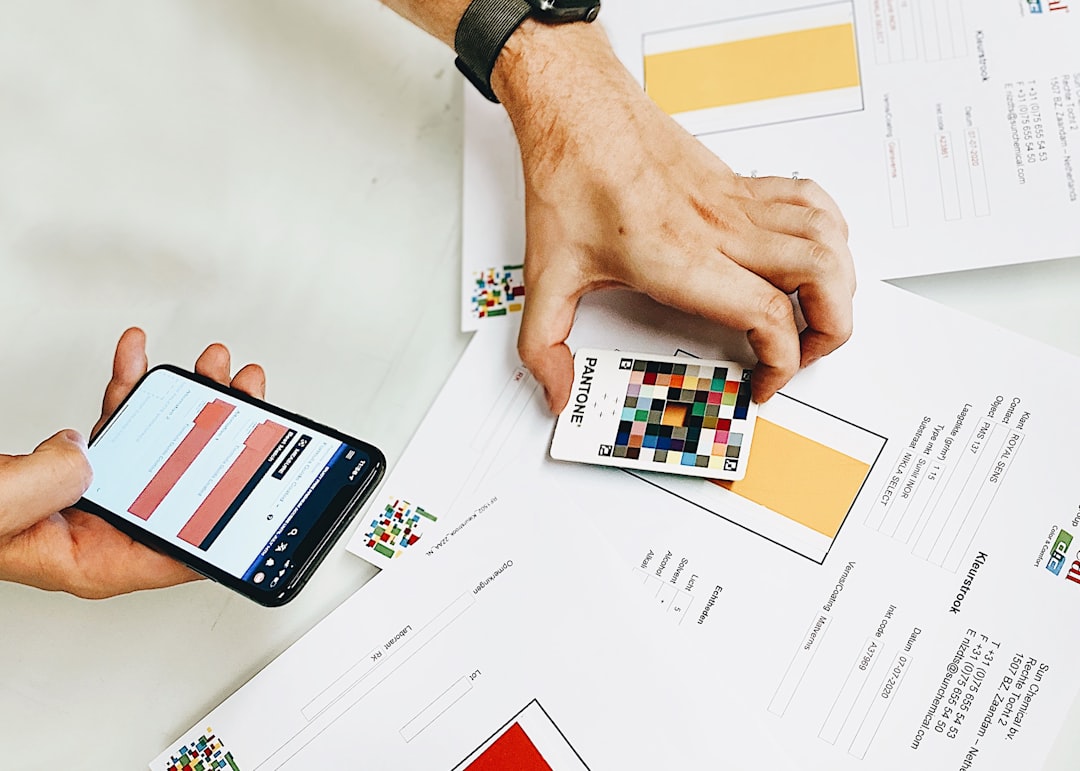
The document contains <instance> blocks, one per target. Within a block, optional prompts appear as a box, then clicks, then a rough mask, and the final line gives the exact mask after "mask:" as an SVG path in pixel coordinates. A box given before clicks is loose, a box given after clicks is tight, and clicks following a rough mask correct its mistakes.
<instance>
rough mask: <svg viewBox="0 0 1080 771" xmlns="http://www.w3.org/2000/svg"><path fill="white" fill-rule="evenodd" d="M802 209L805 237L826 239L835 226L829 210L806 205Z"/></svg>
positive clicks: (818, 239)
mask: <svg viewBox="0 0 1080 771" xmlns="http://www.w3.org/2000/svg"><path fill="white" fill-rule="evenodd" d="M804 211H805V221H804V222H803V231H804V233H805V235H806V236H807V238H810V239H812V240H814V241H824V240H826V239H827V238H828V237H829V235H830V233H831V232H832V230H833V228H834V227H835V225H834V223H833V221H832V216H831V215H830V214H829V212H827V211H825V210H824V209H819V208H818V207H816V206H810V207H807V208H806V209H805V210H804Z"/></svg>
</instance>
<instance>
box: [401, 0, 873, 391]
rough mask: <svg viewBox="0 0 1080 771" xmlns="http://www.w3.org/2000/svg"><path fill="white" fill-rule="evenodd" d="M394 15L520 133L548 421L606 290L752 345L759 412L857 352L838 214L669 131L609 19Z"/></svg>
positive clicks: (588, 2)
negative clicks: (575, 334) (719, 328)
mask: <svg viewBox="0 0 1080 771" xmlns="http://www.w3.org/2000/svg"><path fill="white" fill-rule="evenodd" d="M383 2H384V3H385V4H386V5H387V6H389V7H390V8H392V9H394V10H395V11H397V12H398V13H400V14H401V15H402V16H404V17H406V18H407V19H410V20H411V21H413V22H414V23H416V24H417V25H419V26H420V27H422V28H423V29H425V30H426V31H428V32H429V33H431V34H432V35H434V36H435V37H437V38H439V39H440V40H442V41H443V42H444V43H446V44H447V45H448V46H450V47H451V48H454V49H455V50H456V51H457V52H458V54H459V59H460V60H461V61H460V63H459V65H458V66H459V69H461V70H462V71H463V72H465V73H466V74H467V76H468V78H469V80H470V81H472V82H473V84H474V85H476V86H477V88H479V89H480V91H481V93H484V94H485V95H486V96H487V97H488V98H492V97H494V98H495V99H497V100H498V101H501V102H502V104H503V106H504V107H505V108H506V111H507V113H508V114H509V116H510V120H511V121H512V122H513V124H514V131H515V133H516V135H517V140H518V145H519V146H520V149H521V160H522V170H523V172H524V178H525V285H526V287H527V292H528V295H527V297H528V299H527V302H526V303H525V309H524V314H523V316H522V320H521V332H520V334H519V336H518V352H519V353H520V355H521V360H522V362H523V363H524V364H525V366H526V367H528V369H529V371H530V372H532V374H533V375H534V376H535V377H536V379H537V380H538V381H539V382H540V383H541V384H542V385H543V386H544V390H545V393H546V395H547V400H548V404H549V406H550V408H551V409H552V411H554V412H559V411H561V410H562V409H563V407H564V406H565V405H566V403H567V400H568V399H569V397H570V390H571V387H572V384H573V376H574V365H573V357H572V356H571V354H570V349H569V348H568V347H567V346H566V339H567V337H568V336H569V334H570V329H571V326H572V325H573V322H574V315H575V312H576V309H577V303H578V300H579V299H580V298H581V297H582V296H583V295H584V294H586V293H588V292H591V291H593V290H595V289H601V288H604V287H612V286H623V287H630V288H632V289H635V290H637V291H640V292H643V293H645V294H648V295H649V296H651V297H652V298H654V299H655V300H658V301H659V302H661V303H664V304H667V305H671V306H674V307H677V308H679V309H681V310H684V311H687V312H689V313H693V314H696V315H699V316H704V317H705V318H707V319H710V320H711V321H714V322H716V323H718V324H722V325H724V326H727V327H730V328H733V329H738V330H742V331H744V332H745V333H746V335H747V340H748V342H749V343H750V345H751V347H752V348H753V349H754V352H755V353H756V354H757V357H758V363H757V365H756V366H755V369H754V375H753V381H752V382H753V392H754V400H755V401H757V402H759V403H761V402H764V401H766V400H767V399H769V398H770V397H771V396H772V395H773V394H774V393H776V391H777V389H779V388H780V387H782V386H783V385H784V384H785V383H787V382H788V380H790V378H791V377H792V376H793V375H794V374H795V373H796V372H797V371H798V370H799V368H800V367H802V366H806V365H808V364H810V363H811V362H813V361H815V360H816V359H818V358H820V357H821V356H824V355H825V354H827V353H829V352H830V351H832V350H833V349H835V348H836V347H838V346H839V345H841V344H843V342H844V341H845V340H847V338H848V336H849V335H850V334H851V325H852V309H851V308H852V304H851V297H852V294H853V293H854V289H855V271H854V267H853V264H852V259H851V253H850V251H849V250H848V246H847V235H848V234H847V225H846V223H845V222H844V218H843V216H842V215H841V213H840V210H839V209H838V208H837V206H836V204H835V202H833V200H832V199H831V198H830V197H829V196H828V195H827V194H826V193H825V191H823V190H822V189H821V188H820V187H819V186H817V185H816V184H815V183H813V182H811V181H809V180H805V179H787V178H776V177H763V178H747V177H742V176H740V175H738V174H736V173H734V171H733V170H732V169H731V168H730V167H728V166H727V165H726V164H725V163H724V162H723V161H721V160H720V159H719V158H718V157H716V156H715V155H714V154H713V153H711V152H710V151H709V150H708V149H707V148H705V146H704V145H702V144H701V143H700V142H698V141H697V139H696V138H694V137H693V136H691V135H690V134H689V133H687V132H686V131H685V130H684V129H682V128H681V127H680V126H679V125H678V124H676V123H675V121H673V120H672V119H671V118H670V117H669V116H667V115H665V114H664V113H663V112H662V111H661V110H660V108H659V107H657V105H656V104H655V103H654V102H653V101H652V100H651V99H649V98H648V96H646V94H645V92H644V91H643V89H642V88H641V86H640V85H639V84H638V83H637V81H635V80H634V78H633V77H632V76H631V75H630V73H629V72H628V71H627V70H626V68H625V67H623V65H622V64H621V62H619V60H618V59H617V58H616V56H615V54H614V52H613V51H612V48H611V45H610V44H609V42H608V40H607V37H606V36H605V34H604V31H603V30H602V29H601V28H600V26H599V25H597V24H590V23H588V20H589V19H592V18H595V16H596V11H597V9H598V7H599V2H594V1H593V0H383ZM560 14H561V15H562V17H563V18H564V19H565V17H567V16H568V17H570V18H580V19H581V20H580V21H570V22H565V21H560V18H559V16H560ZM492 63H493V64H492ZM489 67H490V68H491V69H490V70H488V68H489ZM725 75H726V76H728V77H733V78H737V77H739V72H737V71H733V72H730V73H725ZM487 76H490V81H488V82H485V78H486V77H487ZM489 83H490V89H488V88H487V86H488V84H489ZM796 292H797V293H798V298H799V302H800V305H801V310H802V317H803V318H804V319H805V320H806V323H807V326H806V328H805V329H800V328H799V325H798V323H797V321H796V316H795V314H794V312H793V308H792V304H791V300H790V299H789V295H790V294H792V293H796ZM800 332H801V334H800Z"/></svg>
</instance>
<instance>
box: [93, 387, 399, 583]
mask: <svg viewBox="0 0 1080 771" xmlns="http://www.w3.org/2000/svg"><path fill="white" fill-rule="evenodd" d="M286 414H287V413H286ZM293 417H296V416H293ZM312 425H316V424H312ZM356 445H359V446H353V445H352V444H351V443H350V442H347V441H343V440H342V439H340V438H336V437H334V436H331V435H330V434H328V433H325V432H323V431H319V430H315V429H313V428H312V426H311V425H305V424H303V423H300V422H297V421H295V420H291V419H289V418H287V417H283V416H282V415H281V414H279V413H278V412H272V411H270V410H268V409H265V408H263V407H261V406H259V405H257V404H251V403H249V402H247V401H244V400H243V399H240V398H237V397H236V396H234V395H233V394H230V393H227V392H224V391H218V390H216V389H214V388H211V387H209V386H207V385H204V384H202V383H200V382H197V381H195V380H192V379H190V378H188V377H184V376H183V375H180V374H177V373H176V372H173V371H171V370H170V369H167V368H158V369H154V370H152V371H151V372H150V373H149V374H148V375H147V376H146V377H145V378H144V379H143V381H142V382H141V383H140V385H139V386H138V387H137V388H136V389H135V391H134V392H133V393H132V394H131V395H130V396H129V397H128V399H127V401H125V402H124V404H123V405H122V406H121V408H120V409H119V410H118V411H117V413H116V414H115V415H114V416H113V418H112V419H111V420H110V422H109V423H108V424H107V425H106V426H105V428H104V429H103V430H102V432H101V433H100V434H99V435H98V436H96V437H95V438H94V440H93V442H92V443H91V445H90V452H89V455H90V463H91V466H92V467H93V469H94V482H93V484H92V485H91V487H90V489H89V490H88V491H87V492H86V494H85V496H84V498H85V499H86V500H88V501H90V502H91V503H93V504H95V505H97V506H100V507H102V508H104V509H105V510H107V511H109V512H112V513H113V515H114V516H118V517H120V518H121V519H123V520H126V521H127V522H130V523H132V524H134V525H137V526H139V527H140V528H141V529H144V530H146V531H148V532H150V533H152V534H154V535H156V536H157V537H159V538H160V539H162V540H164V541H165V542H166V543H168V544H170V545H172V546H174V547H176V548H178V549H180V550H182V551H184V552H187V553H189V554H191V555H193V556H195V557H197V558H199V559H200V560H204V561H205V562H206V563H209V564H210V565H211V566H213V567H215V568H217V569H218V570H220V571H222V572H224V573H225V574H227V575H228V576H231V577H233V578H236V579H239V580H240V581H242V582H244V583H245V584H248V585H250V588H251V589H258V590H259V591H258V592H255V594H262V593H264V592H273V593H277V591H278V588H279V586H280V587H281V589H284V588H285V587H287V586H289V584H290V580H291V578H292V577H293V576H294V574H295V573H296V571H297V569H298V567H300V566H301V565H302V563H303V561H304V560H305V559H307V558H309V557H310V556H311V553H312V550H313V549H314V548H315V545H314V542H315V541H317V540H319V539H320V538H321V537H323V536H324V534H321V533H315V532H313V530H314V529H316V528H325V527H326V523H325V519H324V514H326V513H327V511H328V509H330V508H333V507H335V506H341V502H342V501H350V500H354V498H355V495H349V494H348V492H349V489H350V488H352V489H353V490H356V488H357V487H358V486H360V485H366V483H367V482H368V477H369V475H370V473H371V472H372V471H373V469H371V468H369V467H370V466H371V465H372V464H373V462H374V463H375V464H378V463H381V458H380V459H373V458H372V457H371V455H370V454H369V452H367V451H366V450H367V449H371V450H373V451H374V448H370V446H367V445H364V444H363V443H362V442H356ZM374 452H377V451H374Z"/></svg>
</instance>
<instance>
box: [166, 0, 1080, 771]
mask: <svg viewBox="0 0 1080 771" xmlns="http://www.w3.org/2000/svg"><path fill="white" fill-rule="evenodd" d="M1035 5H1037V4H1033V3H1026V2H1025V3H1014V4H1012V5H1010V4H1008V3H999V4H990V5H987V4H979V5H977V6H976V5H975V4H971V3H967V4H965V3H963V2H962V0H942V2H938V3H929V2H916V0H897V2H895V3H879V2H871V0H848V1H846V2H831V3H824V4H817V5H813V6H812V7H811V6H806V7H802V6H796V5H794V4H792V3H782V2H773V1H770V2H765V3H759V4H756V5H755V7H754V9H753V11H752V13H749V14H741V15H740V14H737V13H736V12H734V11H729V10H728V9H726V7H725V9H724V10H717V8H716V4H715V3H708V2H705V1H704V0H681V2H678V3H666V4H659V3H652V4H639V3H632V2H626V3H623V4H621V5H618V4H617V5H613V6H612V7H611V8H605V21H606V23H607V25H608V28H609V31H610V33H611V35H612V38H613V42H614V44H615V46H616V49H617V51H618V52H619V54H620V56H622V57H623V59H624V61H625V62H626V63H627V64H628V66H630V68H631V70H632V71H633V72H635V73H636V74H637V75H638V76H639V77H640V78H642V81H643V83H644V87H645V88H646V90H647V91H648V92H649V94H650V95H651V96H653V98H654V99H656V101H657V102H658V103H659V104H661V106H663V107H664V108H665V109H667V110H668V111H669V112H670V113H671V114H672V115H674V116H675V118H676V119H677V120H679V121H680V122H681V123H682V124H683V125H685V126H686V127H687V128H689V129H690V130H691V131H693V132H694V133H696V134H698V135H699V136H700V137H701V139H702V141H703V142H705V143H706V144H707V145H708V146H709V147H710V148H712V149H714V150H715V151H716V152H717V153H718V154H720V156H721V157H723V158H724V159H725V160H727V161H728V162H729V163H731V164H732V165H733V166H734V167H735V168H737V169H740V170H742V171H744V172H745V173H748V174H749V173H760V174H769V173H779V174H798V175H799V176H810V177H813V178H815V179H817V180H818V181H820V182H821V183H822V184H823V186H824V187H825V188H826V189H828V190H829V191H830V192H831V193H833V195H834V196H835V197H836V198H837V199H838V201H839V203H840V204H841V208H842V209H844V211H845V213H846V215H847V216H848V219H849V221H850V222H851V224H852V230H853V246H854V247H855V251H856V254H857V259H858V260H859V268H860V274H861V276H862V278H863V282H862V285H861V287H860V290H859V293H858V296H857V298H856V332H855V335H854V337H853V338H852V340H851V341H850V342H849V343H848V344H847V345H845V346H844V347H843V348H842V349H840V350H839V351H837V352H836V353H834V354H833V355H831V356H829V357H826V358H825V359H823V360H822V361H820V362H818V363H816V364H815V365H813V366H812V367H811V368H809V369H807V370H805V371H803V372H801V373H800V374H799V375H798V376H797V377H796V378H795V379H794V380H793V381H792V382H791V383H790V384H789V386H788V387H786V388H785V389H784V390H783V391H782V392H781V393H780V394H778V395H777V396H776V397H774V399H772V400H771V401H770V402H769V403H768V404H766V405H763V406H762V408H761V410H760V415H759V418H758V424H757V428H756V435H755V439H754V444H753V446H752V449H751V455H750V465H749V469H748V472H747V476H746V477H745V478H744V479H743V480H741V481H739V482H730V483H714V482H709V481H705V480H701V479H696V478H680V477H674V476H670V475H650V474H645V473H628V472H624V471H620V470H617V469H611V468H600V467H588V466H580V465H575V464H568V463H560V462H556V461H553V460H551V459H550V458H549V457H548V453H547V451H548V445H549V443H550V438H551V431H552V428H553V425H554V421H553V418H552V417H551V416H550V415H549V414H548V413H547V411H546V408H545V406H544V404H543V400H542V398H541V397H540V395H539V394H538V393H537V390H538V386H537V384H536V383H535V381H533V380H532V378H531V377H530V376H529V374H528V373H527V372H526V371H525V370H524V369H523V368H522V367H521V366H520V364H519V362H518V359H517V356H516V353H515V345H514V341H515V338H516V334H517V323H516V319H517V318H518V317H519V315H520V314H519V311H520V310H521V308H522V307H523V303H524V302H527V296H526V294H527V293H526V290H527V287H524V285H523V283H522V280H523V279H522V273H521V268H520V255H521V254H522V252H523V237H522V216H523V213H522V210H521V207H522V195H521V182H520V177H519V174H520V172H519V166H518V162H517V156H516V150H515V149H514V146H513V135H512V133H511V132H510V128H509V125H508V123H506V121H505V118H504V117H503V116H502V114H501V112H499V110H498V108H495V107H492V106H489V105H486V104H484V103H483V102H482V100H480V99H479V98H478V97H476V95H474V94H471V93H467V96H466V99H467V105H466V112H467V132H466V186H465V210H464V244H463V251H464V258H463V305H462V324H463V326H464V327H466V328H475V327H477V326H482V327H483V329H481V330H480V331H479V332H478V333H477V335H476V337H475V338H474V340H473V342H472V343H471V345H470V347H469V349H468V351H467V352H466V354H465V356H464V358H463V359H462V361H461V362H460V364H459V365H458V367H457V368H456V369H455V371H454V373H453V375H452V376H451V378H450V380H449V381H448V383H447V384H446V386H445V388H444V390H443V391H442V393H441V394H440V396H439V398H438V400H437V401H436V403H435V405H434V406H433V407H432V409H431V412H430V414H429V415H428V417H427V419H426V420H425V421H424V423H423V425H422V426H421V428H420V430H419V431H418V433H417V435H416V437H415V438H414V440H413V442H412V443H411V444H410V446H409V448H408V449H407V451H406V452H405V454H404V455H403V456H402V457H401V458H400V459H399V461H398V462H397V464H396V467H395V468H394V471H393V472H392V473H391V474H390V475H389V477H388V479H387V481H386V483H385V485H384V487H383V490H382V492H381V493H380V495H379V497H378V498H377V500H376V501H375V503H374V504H373V506H372V508H371V509H370V510H369V512H368V514H367V515H366V516H365V517H364V518H363V520H362V521H361V523H360V526H359V528H358V529H357V530H356V534H355V537H354V538H353V539H352V541H351V543H350V544H349V549H350V550H351V551H353V552H354V553H355V554H357V555H358V556H360V557H362V558H364V559H366V560H369V561H371V562H372V563H374V564H376V565H378V566H379V567H381V568H383V573H382V574H381V575H380V576H379V577H378V578H376V579H375V580H374V581H373V582H372V583H371V584H370V585H369V586H368V587H365V588H364V589H363V590H361V591H360V592H359V593H357V595H355V596H354V597H353V598H352V599H350V600H349V601H348V602H346V603H345V604H344V605H342V606H341V607H340V608H339V609H338V610H337V611H335V612H334V613H333V614H332V615H331V616H329V617H328V618H327V619H326V620H325V621H324V622H322V623H321V624H320V625H318V626H317V627H315V628H314V629H313V630H312V631H311V632H309V633H308V634H307V635H306V636H305V637H304V638H303V639H301V640H300V641H299V642H298V643H297V644H296V645H295V646H293V647H292V648H291V649H290V650H288V651H287V652H286V653H285V654H283V655H282V656H281V657H280V658H279V659H278V660H276V661H275V662H273V663H272V664H271V665H270V666H269V667H267V668H266V670H264V671H263V672H262V673H260V674H259V675H258V676H257V677H255V678H254V679H253V680H252V681H251V682H250V683H248V684H247V685H246V686H244V687H243V688H242V689H240V690H239V691H238V692H237V693H236V694H234V695H233V696H232V697H231V698H230V699H228V700H227V701H226V702H225V703H223V704H222V705H221V706H220V707H218V708H217V709H216V710H214V711H213V712H212V713H211V714H210V715H209V716H208V717H207V718H206V719H205V720H203V721H200V722H199V723H198V724H197V725H195V726H194V727H192V729H191V730H190V731H189V732H187V733H186V734H184V736H182V737H181V738H180V739H178V741H177V742H176V743H175V745H174V746H173V747H170V748H169V749H168V750H167V751H166V752H164V753H163V754H162V755H161V756H160V757H159V758H158V759H156V760H155V761H154V762H153V763H152V764H151V768H154V769H172V768H183V762H184V758H190V757H191V756H192V753H195V752H199V753H201V754H202V755H203V756H205V757H211V758H215V759H216V760H215V762H217V763H218V765H215V766H209V767H212V768H229V767H232V768H242V769H245V770H246V769H253V768H265V769H272V768H283V767H284V768H297V769H308V768H330V767H343V766H350V765H351V766H356V767H365V768H367V767H371V768H379V769H395V768H402V769H416V768H433V769H434V768H442V769H468V770H469V771H487V770H488V769H508V768H513V769H553V770H554V771H566V770H573V771H577V770H578V769H588V768H594V769H596V768H627V769H630V768H633V769H637V768H642V769H652V768H706V767H725V768H760V767H762V766H763V765H765V763H766V762H767V763H768V764H769V765H771V766H775V767H783V768H798V769H821V770H822V771H824V770H825V769H829V771H833V770H834V769H846V768H850V769H860V768H873V769H884V770H888V769H905V770H906V769H910V768H913V767H925V768H968V767H970V768H983V769H1002V770H1005V769H1009V770H1010V771H1011V770H1012V769H1018V768H1025V769H1027V768H1032V769H1034V768H1039V767H1040V766H1041V765H1042V763H1043V762H1044V760H1045V758H1046V755H1047V752H1048V750H1049V747H1050V745H1051V743H1052V741H1053V739H1054V738H1055V736H1056V735H1057V734H1058V732H1059V731H1060V728H1061V723H1062V720H1063V716H1064V713H1065V712H1066V710H1067V709H1068V707H1069V706H1070V705H1071V704H1072V702H1073V700H1074V698H1075V697H1076V696H1077V693H1078V690H1080V688H1078V686H1080V683H1078V681H1077V680H1076V678H1075V677H1073V676H1072V673H1071V665H1072V660H1073V648H1074V647H1075V646H1074V645H1073V642H1072V641H1073V640H1075V639H1077V636H1078V634H1080V616H1078V615H1077V614H1075V613H1071V612H1062V611H1061V610H1060V609H1061V608H1069V607H1071V606H1072V603H1075V602H1076V601H1077V599H1078V598H1080V552H1078V548H1080V540H1078V541H1076V544H1074V543H1073V541H1074V538H1075V537H1077V536H1080V494H1078V493H1077V489H1076V485H1075V484H1074V483H1073V479H1074V477H1075V473H1074V471H1073V465H1074V463H1073V459H1074V458H1075V453H1074V452H1071V450H1070V446H1069V438H1068V436H1067V435H1066V434H1067V429H1068V427H1070V426H1075V425H1080V403H1078V402H1077V400H1076V399H1075V397H1074V395H1073V390H1074V388H1073V384H1074V383H1076V382H1078V381H1080V361H1077V360H1076V359H1074V358H1071V357H1069V356H1067V355H1065V354H1062V353H1061V352H1058V351H1055V350H1053V349H1050V348H1048V347H1045V346H1042V345H1040V344H1037V343H1034V342H1032V341H1030V340H1026V339H1023V338H1021V337H1019V336H1017V335H1014V334H1012V333H1009V332H1006V331H1004V330H1001V329H997V328H994V327H992V326H989V325H986V324H983V323H981V322H978V321H975V320H973V319H970V318H967V317H963V316H961V315H959V314H957V313H955V312H953V311H950V310H948V309H945V308H942V307H940V306H937V305H935V304H933V303H930V302H928V301H925V300H921V299H919V298H916V297H914V296H912V295H909V294H907V293H905V292H903V291H901V290H898V289H894V288H892V287H889V286H887V285H884V284H880V283H875V282H873V281H870V280H867V279H868V278H874V277H891V276H899V275H913V274H917V273H924V272H931V271H942V270H955V269H961V268H970V267H977V266H984V265H992V264H1004V263H1009V262H1019V261H1024V260H1034V259H1045V258H1051V257H1062V256H1070V255H1075V254H1080V231H1078V230H1077V229H1076V227H1075V223H1076V221H1077V214H1078V212H1080V203H1078V202H1077V196H1076V187H1075V184H1074V178H1073V172H1072V169H1073V166H1072V163H1073V161H1072V148H1073V147H1075V146H1076V145H1077V143H1080V124H1078V123H1077V115H1078V114H1080V53H1078V51H1080V49H1077V48H1076V46H1075V45H1067V44H1066V43H1067V42H1068V41H1075V40H1076V39H1078V35H1077V33H1078V32H1080V26H1078V24H1080V23H1078V22H1077V21H1076V20H1075V15H1069V14H1060V13H1059V14H1053V13H1049V12H1047V13H1042V14H1039V13H1035V12H1034V11H1033V9H1034V6H1035ZM736 16H739V17H738V18H735V17H736ZM792 51H797V52H799V53H798V54H797V56H796V55H795V54H792V53H791V52H792ZM786 56H787V57H791V56H795V58H796V59H797V60H798V61H799V62H810V63H812V66H809V68H807V67H803V66H802V65H801V64H799V65H798V66H799V67H800V68H801V69H800V77H799V78H797V79H796V78H793V77H788V75H790V74H791V73H792V72H793V70H794V68H795V67H796V65H795V63H794V62H793V64H792V68H790V69H788V70H784V69H783V68H781V69H780V70H776V68H772V70H773V71H774V74H773V75H772V76H770V77H764V76H761V77H756V78H741V79H738V82H735V81H734V80H732V79H727V78H725V79H711V78H709V77H705V76H703V75H702V73H707V72H716V71H724V70H725V69H727V68H730V67H732V66H736V65H737V64H739V63H745V62H753V61H755V60H757V59H761V60H768V61H770V62H775V61H777V60H778V59H783V58H784V57H786ZM751 69H752V68H751ZM867 169H870V170H872V171H871V175H870V177H869V178H868V177H867ZM570 343H571V347H572V348H574V349H577V348H578V347H583V346H589V347H599V348H621V349H633V350H640V351H643V352H651V353H654V354H657V355H673V354H676V352H679V355H692V356H700V357H709V358H721V359H734V360H748V359H749V357H750V352H749V350H748V348H747V345H746V342H745V340H743V339H740V338H739V337H738V336H737V335H734V334H730V333H725V332H724V331H723V330H718V329H716V328H715V327H712V326H710V325H708V324H707V323H705V322H703V321H701V320H700V319H694V318H691V317H687V316H684V315H682V314H680V313H677V312H674V311H671V310H669V309H665V308H661V307H658V306H656V305H655V304H653V303H652V302H651V301H649V300H648V299H646V298H643V297H641V296H639V295H635V294H632V293H629V292H623V291H612V292H605V293H601V294H597V295H590V296H589V297H587V298H586V300H585V301H584V302H583V304H582V308H581V310H580V313H579V318H578V321H577V323H576V325H575V328H574V333H573V335H572V338H571V341H570ZM403 524H407V525H408V534H409V535H408V537H407V538H406V537H402V535H401V534H402V533H404V532H405V530H404V528H403V527H401V525H403Z"/></svg>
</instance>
